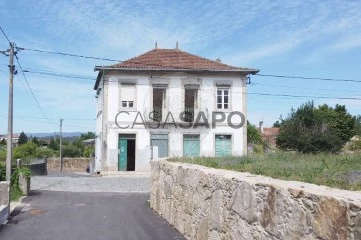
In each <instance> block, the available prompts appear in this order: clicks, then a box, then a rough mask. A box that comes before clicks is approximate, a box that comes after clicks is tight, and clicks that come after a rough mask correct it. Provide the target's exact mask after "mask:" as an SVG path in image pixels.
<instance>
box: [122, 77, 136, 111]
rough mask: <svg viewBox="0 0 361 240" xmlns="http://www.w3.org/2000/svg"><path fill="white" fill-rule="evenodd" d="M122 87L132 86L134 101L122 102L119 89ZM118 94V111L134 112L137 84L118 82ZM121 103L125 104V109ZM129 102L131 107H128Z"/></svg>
mask: <svg viewBox="0 0 361 240" xmlns="http://www.w3.org/2000/svg"><path fill="white" fill-rule="evenodd" d="M122 85H132V86H134V92H135V94H134V99H133V101H128V100H125V101H123V99H122V96H121V88H122ZM118 89H119V90H118V93H119V95H120V96H118V99H119V100H118V101H119V103H118V104H119V107H118V108H119V110H124V111H136V110H137V84H136V83H133V82H119V84H118ZM123 102H127V106H126V107H123ZM130 102H133V107H128V106H129V103H130Z"/></svg>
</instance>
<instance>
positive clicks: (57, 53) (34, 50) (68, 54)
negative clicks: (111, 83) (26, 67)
mask: <svg viewBox="0 0 361 240" xmlns="http://www.w3.org/2000/svg"><path fill="white" fill-rule="evenodd" d="M19 50H28V51H33V52H41V53H49V54H56V55H62V56H69V57H79V58H87V59H96V60H104V61H111V62H122V61H120V60H116V59H110V58H101V57H91V56H84V55H78V54H72V53H63V52H54V51H45V50H39V49H33V48H19Z"/></svg>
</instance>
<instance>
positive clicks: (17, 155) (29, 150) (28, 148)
mask: <svg viewBox="0 0 361 240" xmlns="http://www.w3.org/2000/svg"><path fill="white" fill-rule="evenodd" d="M37 147H38V146H37V145H36V144H35V143H33V142H31V141H30V142H27V143H25V144H22V145H20V146H17V147H15V148H14V156H13V157H14V159H23V160H26V159H30V158H34V157H35V153H36V149H37Z"/></svg>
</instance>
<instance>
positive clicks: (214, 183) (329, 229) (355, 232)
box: [150, 160, 361, 240]
mask: <svg viewBox="0 0 361 240" xmlns="http://www.w3.org/2000/svg"><path fill="white" fill-rule="evenodd" d="M151 166H152V176H151V181H152V187H151V194H150V206H151V208H152V209H153V210H154V211H156V212H158V213H159V214H160V215H161V216H162V217H163V218H165V219H166V220H167V221H168V222H169V223H170V224H171V225H173V226H174V227H175V228H176V229H177V230H178V231H179V232H180V233H182V234H183V235H184V236H185V238H186V239H198V240H200V239H237V240H239V239H247V240H249V239H361V192H360V191H359V192H353V191H346V190H339V189H335V188H329V187H325V186H317V185H314V184H307V183H303V182H296V181H283V180H277V179H273V178H269V177H263V176H258V175H253V174H249V173H242V172H234V171H227V170H220V169H212V168H207V167H203V166H198V165H192V164H184V163H173V162H167V161H164V160H162V161H152V163H151Z"/></svg>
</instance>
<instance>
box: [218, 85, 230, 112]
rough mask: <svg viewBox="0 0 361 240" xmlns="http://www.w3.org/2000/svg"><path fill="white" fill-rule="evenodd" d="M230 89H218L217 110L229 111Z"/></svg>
mask: <svg viewBox="0 0 361 240" xmlns="http://www.w3.org/2000/svg"><path fill="white" fill-rule="evenodd" d="M229 100H230V99H229V88H217V109H229Z"/></svg>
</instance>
